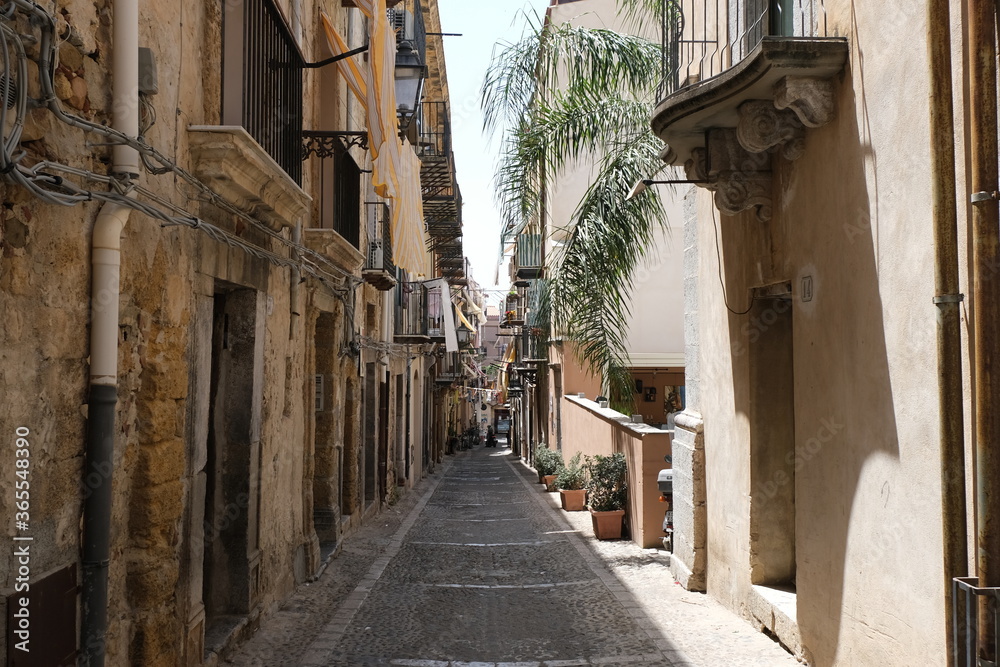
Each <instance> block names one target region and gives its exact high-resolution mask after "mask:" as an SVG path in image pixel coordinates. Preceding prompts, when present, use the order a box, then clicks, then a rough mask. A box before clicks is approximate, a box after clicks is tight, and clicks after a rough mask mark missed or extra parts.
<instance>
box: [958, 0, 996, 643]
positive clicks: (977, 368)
mask: <svg viewBox="0 0 1000 667" xmlns="http://www.w3.org/2000/svg"><path fill="white" fill-rule="evenodd" d="M967 3H968V4H967V13H968V33H967V36H966V39H967V48H968V61H969V105H968V108H969V117H970V137H969V143H970V153H971V173H970V184H969V185H970V188H971V192H972V193H973V195H972V199H973V206H972V221H971V222H972V224H971V229H970V233H971V235H972V278H973V283H972V284H973V293H974V299H973V303H974V313H975V326H974V332H975V347H974V355H973V369H974V373H975V382H976V385H975V418H974V429H975V430H974V433H975V439H976V505H977V506H976V531H977V538H978V542H977V553H976V576H977V577H979V586H985V587H989V588H992V587H1000V486H998V485H996V483H995V480H997V479H1000V409H997V407H996V404H997V401H1000V349H998V347H997V344H998V342H1000V341H998V338H997V331H998V329H1000V289H997V285H996V280H997V276H996V270H997V267H998V266H1000V233H998V224H1000V209H998V203H997V199H996V195H995V194H994V193H996V191H997V189H998V183H997V181H998V176H997V151H998V147H997V82H996V77H997V67H996V46H997V45H996V33H995V31H994V15H995V10H996V7H995V4H994V0H967ZM979 193H988V194H986V195H985V196H982V195H980V194H979ZM990 195H992V196H990ZM978 597H980V604H979V653H980V657H981V658H983V659H985V660H988V661H995V660H996V656H995V655H994V653H995V647H994V643H995V641H996V631H995V628H994V625H993V619H992V618H990V616H991V614H990V612H989V609H988V608H987V606H986V597H987V596H978Z"/></svg>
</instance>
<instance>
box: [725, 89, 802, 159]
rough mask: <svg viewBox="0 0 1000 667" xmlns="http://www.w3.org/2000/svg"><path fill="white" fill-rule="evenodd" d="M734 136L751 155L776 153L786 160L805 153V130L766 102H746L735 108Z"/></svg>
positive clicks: (792, 116)
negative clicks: (777, 151)
mask: <svg viewBox="0 0 1000 667" xmlns="http://www.w3.org/2000/svg"><path fill="white" fill-rule="evenodd" d="M739 113H740V120H739V122H738V123H737V125H736V136H737V138H738V139H739V142H740V146H742V147H743V148H745V149H746V150H748V151H750V152H751V153H763V152H765V151H776V150H780V151H781V154H782V155H783V156H784V157H785V158H786V159H788V160H797V159H798V158H800V157H802V153H803V152H805V144H806V130H805V127H804V126H803V125H802V122H801V121H800V120H799V118H798V116H796V115H795V114H794V113H793V112H791V111H789V110H787V109H776V108H775V107H774V104H772V103H771V101H770V100H750V101H747V102H744V103H743V104H741V105H740V108H739Z"/></svg>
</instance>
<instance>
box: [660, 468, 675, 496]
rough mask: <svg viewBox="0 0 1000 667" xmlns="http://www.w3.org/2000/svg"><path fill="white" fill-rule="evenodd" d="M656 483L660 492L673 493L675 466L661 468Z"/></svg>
mask: <svg viewBox="0 0 1000 667" xmlns="http://www.w3.org/2000/svg"><path fill="white" fill-rule="evenodd" d="M656 485H657V486H658V487H659V489H660V493H673V492H674V471H673V468H666V469H664V470H661V471H660V472H659V474H658V475H657V476H656Z"/></svg>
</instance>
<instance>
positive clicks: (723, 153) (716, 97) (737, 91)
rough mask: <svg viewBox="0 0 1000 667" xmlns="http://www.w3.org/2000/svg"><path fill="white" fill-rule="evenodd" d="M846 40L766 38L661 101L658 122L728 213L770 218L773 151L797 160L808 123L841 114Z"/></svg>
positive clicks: (669, 153) (669, 156) (669, 151)
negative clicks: (838, 80)
mask: <svg viewBox="0 0 1000 667" xmlns="http://www.w3.org/2000/svg"><path fill="white" fill-rule="evenodd" d="M848 50H849V48H848V43H847V40H846V39H844V38H840V37H830V38H827V37H822V38H812V37H765V38H764V39H763V40H762V41H761V43H760V45H759V46H757V47H756V48H755V49H754V50H753V51H752V52H751V53H750V54H749V55H748V56H747V57H746V58H744V59H743V60H741V61H740V62H738V63H736V64H735V65H734V66H733V67H731V68H729V69H728V70H726V71H725V72H723V73H722V74H719V75H718V76H714V77H712V78H710V79H706V80H704V81H700V82H698V83H694V84H692V85H689V86H686V87H684V88H681V89H680V90H678V91H676V92H674V93H673V94H671V95H670V96H668V97H667V98H665V99H663V100H661V101H660V103H659V104H658V105H657V106H656V109H655V110H654V111H653V116H652V119H651V125H652V128H653V131H654V132H655V133H656V135H657V136H659V137H660V138H661V139H662V140H663V142H664V143H665V144H667V148H666V149H664V151H663V152H662V155H663V157H664V161H666V162H667V164H682V165H684V166H685V169H686V170H687V172H688V177H689V178H691V179H692V180H708V181H709V183H708V184H707V185H706V186H705V187H707V188H708V189H709V190H712V191H713V192H714V193H715V202H716V205H717V206H718V207H719V210H720V211H722V212H723V213H728V214H734V213H737V212H739V211H745V210H748V209H753V210H755V212H756V215H757V217H758V219H760V220H767V219H768V218H770V215H771V167H770V161H771V155H772V154H775V153H777V154H780V155H781V156H782V157H784V158H785V159H788V160H796V159H798V158H799V157H801V156H802V154H803V152H804V151H805V137H806V129H807V128H815V127H820V126H821V125H823V124H825V123H828V122H830V121H831V120H832V119H833V117H834V110H835V104H834V103H835V99H834V84H833V78H834V77H835V76H837V74H839V73H840V71H841V70H842V69H843V68H844V63H845V62H846V61H847V55H848Z"/></svg>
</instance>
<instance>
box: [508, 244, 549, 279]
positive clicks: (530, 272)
mask: <svg viewBox="0 0 1000 667" xmlns="http://www.w3.org/2000/svg"><path fill="white" fill-rule="evenodd" d="M516 253H517V254H516V255H515V258H514V260H515V262H514V263H515V266H516V267H517V268H516V269H515V272H514V275H515V277H517V278H518V279H519V280H534V279H535V278H541V277H542V235H541V234H518V236H517V248H516Z"/></svg>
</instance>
